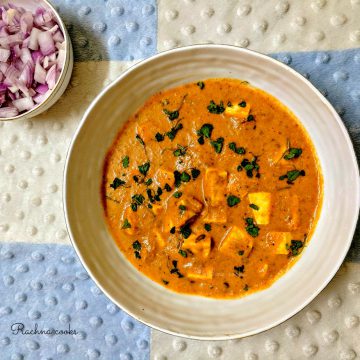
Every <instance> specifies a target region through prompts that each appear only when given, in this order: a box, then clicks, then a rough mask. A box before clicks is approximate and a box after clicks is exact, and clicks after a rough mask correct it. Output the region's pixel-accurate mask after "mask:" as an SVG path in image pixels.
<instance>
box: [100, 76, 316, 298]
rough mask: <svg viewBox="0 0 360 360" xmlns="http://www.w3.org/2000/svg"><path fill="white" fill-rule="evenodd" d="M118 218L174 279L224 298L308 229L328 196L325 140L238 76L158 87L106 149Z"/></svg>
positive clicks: (138, 248) (144, 259)
mask: <svg viewBox="0 0 360 360" xmlns="http://www.w3.org/2000/svg"><path fill="white" fill-rule="evenodd" d="M102 195H103V203H104V209H105V216H106V221H107V223H108V226H109V229H110V231H111V233H112V235H113V237H114V239H115V241H116V243H117V245H118V246H119V248H120V249H121V251H122V252H123V254H124V255H125V256H126V257H127V258H128V260H129V261H130V262H131V263H132V264H133V265H134V266H135V267H136V268H137V269H138V270H139V271H141V272H142V273H144V274H145V275H147V276H148V277H150V278H151V279H153V280H154V281H156V282H158V283H160V284H162V285H163V286H165V287H167V288H168V289H171V290H174V291H177V292H181V293H186V294H196V295H202V296H208V297H217V298H234V297H240V296H243V295H245V294H248V293H250V292H253V291H257V290H260V289H264V288H266V287H268V286H270V285H271V284H272V283H273V282H274V281H275V280H276V279H277V278H278V277H279V276H280V275H282V274H283V273H284V272H285V271H286V270H287V269H289V267H290V266H291V265H292V264H293V263H294V261H295V260H296V259H297V258H298V256H299V255H300V254H301V252H302V251H303V250H304V248H305V247H306V244H307V243H308V241H309V240H310V237H311V234H312V231H313V229H314V227H315V225H316V220H317V216H318V213H319V209H320V207H321V201H322V175H321V170H320V166H319V163H318V160H317V156H316V152H315V149H314V147H313V145H312V143H311V141H310V139H309V137H308V135H307V133H306V131H305V129H304V128H303V127H302V125H301V124H300V122H299V121H298V120H297V119H296V117H295V116H294V115H293V114H292V113H291V112H290V111H289V110H288V109H287V108H286V107H285V106H283V105H282V104H281V103H280V102H279V101H278V100H276V99H275V98H274V97H272V96H271V95H269V94H267V93H265V92H264V91H262V90H259V89H256V88H254V87H252V86H250V85H249V84H248V83H246V82H243V81H240V80H235V79H208V80H204V81H199V82H197V83H190V84H186V85H183V86H179V87H176V88H173V89H170V90H166V91H163V92H160V93H157V94H155V95H153V96H152V97H151V98H150V99H148V100H147V101H146V103H145V104H144V105H143V106H142V107H141V108H140V109H139V110H138V111H137V112H136V113H135V114H134V115H133V116H131V117H130V118H129V119H128V121H127V122H126V124H125V125H124V126H123V128H122V129H121V130H120V132H119V134H118V136H117V138H116V140H115V141H114V143H113V145H112V147H111V149H110V150H109V152H108V155H107V157H106V160H105V165H104V175H103V184H102Z"/></svg>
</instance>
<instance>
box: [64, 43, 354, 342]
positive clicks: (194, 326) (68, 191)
mask: <svg viewBox="0 0 360 360" xmlns="http://www.w3.org/2000/svg"><path fill="white" fill-rule="evenodd" d="M214 77H234V78H239V79H243V80H248V81H249V82H250V83H251V84H252V85H254V86H256V87H259V88H261V89H263V90H265V91H267V92H269V93H270V94H272V95H274V96H275V97H276V98H278V99H279V100H280V101H282V102H283V103H284V104H285V105H286V106H287V107H289V108H290V109H291V110H292V111H293V112H294V114H295V115H296V116H297V117H298V118H299V119H300V121H301V122H302V124H303V125H304V127H305V128H306V130H307V131H308V133H309V135H310V137H311V139H312V141H313V143H314V146H315V148H316V150H317V154H318V157H319V161H320V163H321V166H322V170H323V175H324V200H323V207H322V211H321V214H320V218H319V221H318V224H317V227H316V229H315V232H314V235H313V237H312V239H311V241H310V242H309V245H308V246H307V247H306V249H305V250H304V251H303V254H302V256H301V258H300V259H299V261H297V262H296V264H295V265H294V266H293V267H292V268H291V269H290V270H289V271H288V272H287V273H286V274H285V275H284V276H282V277H281V278H280V279H279V280H278V281H276V282H275V283H274V284H273V285H272V286H271V287H269V288H268V289H266V290H263V291H259V292H257V293H255V294H250V295H249V296H246V297H244V298H240V299H231V300H219V299H209V298H203V297H199V296H191V295H183V294H178V293H175V292H172V291H170V290H168V289H166V288H164V287H162V286H160V285H158V284H157V283H155V282H153V281H152V280H150V279H148V278H147V277H145V276H144V275H143V274H141V273H140V272H139V271H137V270H136V269H135V267H133V266H132V265H131V264H130V263H129V262H128V260H127V259H126V258H125V256H124V255H123V254H122V253H121V252H120V251H119V249H118V248H117V246H116V245H115V242H114V240H113V239H112V237H111V235H110V233H109V231H108V229H107V226H106V222H105V219H104V215H103V208H102V202H101V196H100V185H101V180H102V170H103V161H104V157H105V154H106V151H107V150H108V148H109V147H110V145H111V143H112V142H113V140H114V138H115V136H116V134H117V132H118V130H119V128H120V127H121V126H122V125H124V123H125V121H126V120H127V118H128V117H129V116H130V115H131V114H132V113H134V112H135V111H136V110H137V109H138V108H139V107H140V106H141V105H142V104H143V102H144V101H145V100H146V99H147V98H148V97H149V96H151V95H152V94H154V93H155V92H158V91H160V90H163V89H166V88H169V87H173V86H177V85H180V84H184V83H188V82H194V81H198V80H201V79H207V78H214ZM359 188H360V186H359V171H358V166H357V163H356V157H355V153H354V150H353V147H352V144H351V141H350V138H349V135H348V133H347V132H346V129H345V127H344V125H343V123H342V121H341V119H340V118H339V116H338V114H337V113H336V111H335V110H334V109H333V108H332V106H331V105H330V104H329V102H328V101H327V100H326V99H325V98H324V97H323V96H322V95H321V94H320V92H319V91H318V90H316V89H315V87H314V86H312V85H311V83H310V82H309V81H307V80H306V79H305V78H303V77H302V76H301V75H299V74H298V73H297V72H295V71H294V70H292V69H291V68H289V67H287V66H285V65H284V64H282V63H280V62H278V61H275V60H273V59H271V58H270V57H267V56H265V55H261V54H258V53H255V52H252V51H249V50H245V49H241V48H237V47H232V46H221V45H199V46H191V47H185V48H179V49H175V50H171V51H168V52H164V53H161V54H158V55H155V56H153V57H152V58H150V59H148V60H145V61H143V62H141V63H138V64H137V65H135V66H133V67H132V68H131V69H129V70H127V71H126V72H125V73H123V74H122V75H121V76H120V77H119V78H118V79H117V80H116V81H115V82H113V83H112V84H111V85H110V86H108V87H107V88H106V89H105V90H103V91H102V92H101V94H100V95H99V96H98V97H97V98H96V99H95V100H94V102H93V103H92V104H91V106H90V107H89V109H88V110H87V111H86V113H85V115H84V118H83V119H82V121H81V124H80V126H79V128H78V129H77V131H76V134H75V137H74V139H73V141H72V144H71V147H70V151H69V154H68V158H67V162H66V170H65V175H64V203H65V215H66V221H67V226H68V230H69V233H70V237H71V239H72V242H73V245H74V247H75V249H76V251H77V253H78V255H79V257H80V259H81V261H82V263H83V264H84V266H85V267H86V269H87V271H88V272H89V274H90V275H91V276H92V278H93V279H94V281H95V282H96V283H97V284H98V286H99V287H100V288H101V289H102V290H103V291H104V292H105V294H106V295H107V296H108V297H109V298H111V300H112V301H114V302H115V303H116V304H117V305H119V306H120V307H121V308H123V309H124V310H125V311H127V312H128V313H129V314H131V315H132V316H134V317H135V318H136V319H138V320H140V321H142V322H144V323H146V324H148V325H150V326H153V327H155V328H157V329H160V330H163V331H166V332H169V333H172V334H176V335H180V336H186V337H191V338H196V339H230V338H238V337H243V336H247V335H252V334H256V333H258V332H260V331H263V330H266V329H269V328H271V327H273V326H275V325H277V324H279V323H281V322H283V321H285V320H286V319H288V318H290V317H291V316H293V315H294V314H295V313H297V312H298V311H299V310H301V309H302V308H303V307H304V306H306V305H307V304H308V303H309V302H310V301H311V300H312V299H313V298H314V297H315V296H316V295H317V294H318V293H319V292H320V291H321V290H322V289H323V288H324V287H325V286H326V285H327V283H328V282H329V281H330V280H331V278H332V277H333V276H334V275H335V273H336V271H337V270H338V268H339V267H340V265H341V263H342V261H343V260H344V257H345V255H346V253H347V251H348V249H349V246H350V243H351V240H352V237H353V234H354V230H355V225H356V221H357V218H358V211H359Z"/></svg>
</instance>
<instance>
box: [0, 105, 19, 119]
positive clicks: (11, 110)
mask: <svg viewBox="0 0 360 360" xmlns="http://www.w3.org/2000/svg"><path fill="white" fill-rule="evenodd" d="M17 115H19V110H18V109H17V108H16V107H10V106H5V107H0V118H10V117H14V116H17Z"/></svg>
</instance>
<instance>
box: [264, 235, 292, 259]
mask: <svg viewBox="0 0 360 360" xmlns="http://www.w3.org/2000/svg"><path fill="white" fill-rule="evenodd" d="M266 244H267V245H268V246H269V247H270V248H272V249H273V252H274V253H275V254H277V255H287V254H288V253H289V246H290V245H291V233H290V232H280V231H272V232H269V233H267V234H266Z"/></svg>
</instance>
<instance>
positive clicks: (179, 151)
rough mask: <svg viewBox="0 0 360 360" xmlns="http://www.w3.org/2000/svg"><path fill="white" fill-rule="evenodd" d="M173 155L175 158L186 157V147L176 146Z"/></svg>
mask: <svg viewBox="0 0 360 360" xmlns="http://www.w3.org/2000/svg"><path fill="white" fill-rule="evenodd" d="M173 154H174V156H176V157H178V156H184V155H186V147H184V146H181V145H179V144H178V147H177V149H176V150H174V151H173Z"/></svg>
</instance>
